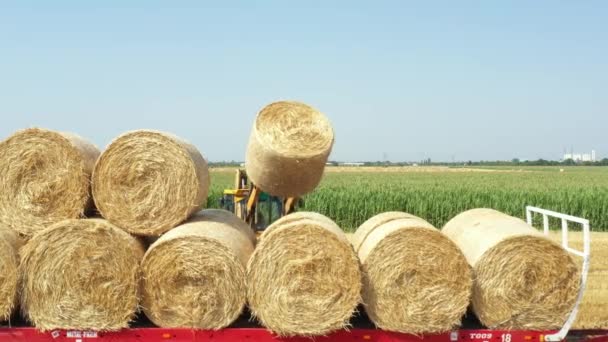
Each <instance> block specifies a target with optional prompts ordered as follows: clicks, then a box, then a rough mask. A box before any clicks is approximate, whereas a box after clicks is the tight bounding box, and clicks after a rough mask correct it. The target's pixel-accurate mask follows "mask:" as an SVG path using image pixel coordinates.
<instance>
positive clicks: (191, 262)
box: [142, 209, 255, 329]
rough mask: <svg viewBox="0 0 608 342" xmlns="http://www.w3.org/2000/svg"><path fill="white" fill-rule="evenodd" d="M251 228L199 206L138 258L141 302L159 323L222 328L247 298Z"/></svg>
mask: <svg viewBox="0 0 608 342" xmlns="http://www.w3.org/2000/svg"><path fill="white" fill-rule="evenodd" d="M254 244H255V234H254V233H253V230H252V229H251V228H250V227H249V226H248V225H247V224H246V223H245V222H243V221H242V220H240V219H239V218H238V217H236V216H235V215H234V214H232V213H231V212H228V211H225V210H218V209H208V210H203V211H202V212H200V213H199V214H197V215H195V216H194V217H192V218H191V219H190V220H188V221H187V222H186V223H184V224H182V225H180V226H178V227H176V228H175V229H172V230H171V231H169V232H168V233H166V234H164V235H163V236H161V237H160V238H159V239H158V240H157V241H156V242H154V243H153V244H152V245H151V246H150V248H149V249H148V251H147V252H146V255H145V257H144V260H143V262H142V274H143V286H142V290H143V294H142V306H143V310H144V312H145V313H146V316H148V318H150V320H151V321H152V322H154V323H155V324H156V325H158V326H160V327H167V328H174V327H183V328H194V329H221V328H224V327H226V326H228V325H230V324H231V323H232V322H234V321H235V320H236V319H237V318H238V317H239V315H240V314H241V312H242V311H243V308H244V306H245V303H246V301H247V297H246V292H247V287H246V285H245V282H246V267H247V262H248V260H249V257H250V256H251V254H252V253H253V247H254Z"/></svg>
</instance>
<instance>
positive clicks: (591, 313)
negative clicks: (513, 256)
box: [550, 232, 608, 329]
mask: <svg viewBox="0 0 608 342" xmlns="http://www.w3.org/2000/svg"><path fill="white" fill-rule="evenodd" d="M550 236H551V239H553V240H554V241H557V242H560V243H561V232H552V234H551V235H550ZM568 245H569V246H570V247H571V248H575V249H577V250H579V251H582V250H583V234H582V233H581V232H576V233H575V232H569V234H568ZM575 258H576V259H577V264H579V265H582V258H580V257H578V256H577V257H575ZM584 291H585V292H584V293H583V300H582V301H581V304H580V306H579V311H578V314H577V316H576V321H574V325H573V328H574V329H608V233H605V232H592V233H591V265H590V267H589V274H588V276H587V286H585V290H584Z"/></svg>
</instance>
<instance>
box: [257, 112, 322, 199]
mask: <svg viewBox="0 0 608 342" xmlns="http://www.w3.org/2000/svg"><path fill="white" fill-rule="evenodd" d="M333 142H334V132H333V129H332V127H331V123H330V122H329V120H328V119H327V118H326V117H325V116H324V115H323V114H322V113H321V112H319V111H317V110H316V109H314V108H312V107H310V106H308V105H305V104H303V103H299V102H293V101H280V102H275V103H272V104H269V105H268V106H266V107H264V108H263V109H262V110H261V111H260V113H259V114H258V116H257V118H256V120H255V123H254V125H253V130H252V132H251V137H250V139H249V145H248V147H247V156H246V161H245V167H246V169H247V175H248V176H249V177H250V178H251V180H253V182H254V184H256V185H257V186H258V187H259V188H260V189H262V190H264V191H266V192H268V193H270V194H273V195H276V196H282V197H299V196H301V195H304V194H306V193H309V192H311V191H312V190H314V188H316V187H317V185H318V184H319V182H320V181H321V177H322V176H323V170H324V169H325V163H327V158H328V157H329V154H330V152H331V148H332V145H333Z"/></svg>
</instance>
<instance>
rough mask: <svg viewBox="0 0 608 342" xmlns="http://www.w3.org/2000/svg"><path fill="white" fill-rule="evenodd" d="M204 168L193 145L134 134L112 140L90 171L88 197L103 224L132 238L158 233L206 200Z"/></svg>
mask: <svg viewBox="0 0 608 342" xmlns="http://www.w3.org/2000/svg"><path fill="white" fill-rule="evenodd" d="M208 190H209V170H208V167H207V162H206V161H205V159H204V158H203V156H202V155H201V154H200V153H199V151H198V150H197V149H196V147H194V146H193V145H190V144H189V143H187V142H185V141H183V140H181V139H179V138H178V137H175V136H173V135H170V134H167V133H161V132H155V131H145V130H142V131H133V132H128V133H125V134H123V135H121V136H119V137H118V138H116V139H115V140H114V141H112V143H111V144H110V145H109V146H108V147H107V149H106V150H105V151H104V152H103V153H102V154H101V156H100V157H99V160H98V161H97V164H96V165H95V169H94V171H93V198H94V199H95V204H96V205H97V208H98V209H99V212H100V213H101V215H102V216H103V217H104V218H105V219H107V220H108V221H110V222H112V223H114V224H115V225H117V226H119V227H121V228H123V229H125V230H127V231H128V232H130V233H133V234H137V235H149V236H154V235H160V234H162V233H164V232H166V231H168V230H169V229H171V228H173V227H175V226H177V225H178V224H180V223H181V222H183V221H185V220H186V219H187V218H188V217H190V216H191V215H192V214H194V213H195V212H197V211H199V210H200V209H201V208H202V207H203V206H204V205H205V204H206V202H207V193H208Z"/></svg>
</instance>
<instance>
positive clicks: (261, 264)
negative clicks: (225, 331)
mask: <svg viewBox="0 0 608 342" xmlns="http://www.w3.org/2000/svg"><path fill="white" fill-rule="evenodd" d="M318 215H319V214H314V213H296V214H291V215H288V216H286V217H284V218H282V219H281V220H279V221H277V222H275V223H274V224H272V225H271V226H270V227H268V228H267V229H266V231H265V232H264V233H263V234H262V235H261V237H260V240H259V242H258V246H257V248H256V249H255V251H254V253H253V255H252V256H251V259H250V260H249V264H248V265H247V279H248V287H247V298H248V301H249V307H250V309H251V311H252V314H253V315H254V316H255V317H257V319H258V320H259V321H260V323H261V324H262V325H264V326H265V327H267V328H268V329H270V330H271V331H273V332H274V333H276V334H278V335H279V336H295V335H300V336H316V335H325V334H327V333H329V332H331V331H334V330H338V329H343V328H345V327H348V322H349V319H350V317H351V315H352V314H353V312H354V311H355V309H356V307H357V304H358V303H359V302H360V294H361V273H360V270H359V263H358V260H357V256H356V255H355V253H354V251H353V249H352V247H351V246H350V244H349V243H348V241H347V239H346V236H345V235H344V233H343V232H342V231H341V230H340V228H339V227H338V226H337V225H336V224H335V223H333V222H331V220H329V219H328V218H326V217H324V218H321V219H319V217H318Z"/></svg>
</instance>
